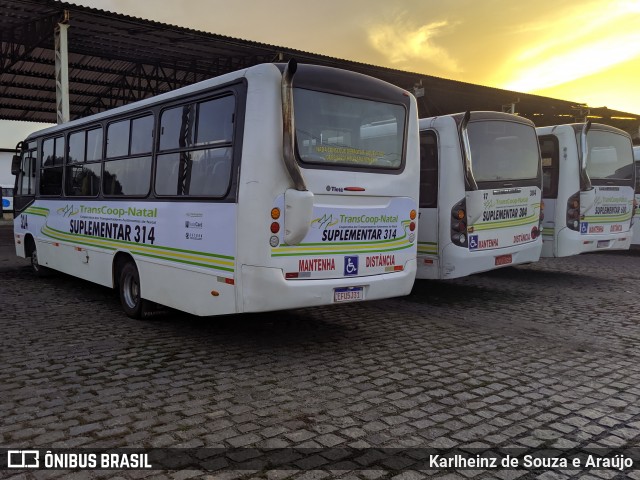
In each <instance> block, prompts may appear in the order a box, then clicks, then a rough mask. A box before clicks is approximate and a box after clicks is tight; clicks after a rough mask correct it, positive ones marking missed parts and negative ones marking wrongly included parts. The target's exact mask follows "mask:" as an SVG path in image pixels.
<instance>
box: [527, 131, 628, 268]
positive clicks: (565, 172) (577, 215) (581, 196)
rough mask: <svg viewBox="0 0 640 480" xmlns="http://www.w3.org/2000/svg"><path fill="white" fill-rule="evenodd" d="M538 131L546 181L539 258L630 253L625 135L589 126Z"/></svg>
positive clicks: (626, 145)
mask: <svg viewBox="0 0 640 480" xmlns="http://www.w3.org/2000/svg"><path fill="white" fill-rule="evenodd" d="M536 131H537V133H538V140H539V142H540V151H541V155H542V170H543V180H544V182H543V199H544V203H545V217H544V222H543V227H544V229H543V247H542V256H543V257H566V256H569V255H577V254H580V253H584V252H591V251H597V250H604V249H609V250H626V249H628V248H629V245H630V243H631V231H630V229H631V218H632V216H633V210H634V186H635V185H634V183H635V171H634V165H633V152H632V148H631V137H630V136H629V134H628V133H626V132H624V131H622V130H619V129H617V128H614V127H610V126H608V125H601V124H595V123H594V124H592V123H591V122H587V123H580V124H571V125H557V126H552V127H540V128H537V129H536ZM583 152H584V153H583Z"/></svg>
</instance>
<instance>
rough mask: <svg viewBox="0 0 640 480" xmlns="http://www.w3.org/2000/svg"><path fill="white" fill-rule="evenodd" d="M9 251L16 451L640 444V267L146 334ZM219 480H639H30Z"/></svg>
mask: <svg viewBox="0 0 640 480" xmlns="http://www.w3.org/2000/svg"><path fill="white" fill-rule="evenodd" d="M11 242H12V236H11V231H10V229H9V228H8V227H7V226H1V227H0V310H1V312H2V313H1V326H2V335H1V336H0V362H1V365H2V367H1V368H0V413H1V414H2V420H1V422H0V445H1V446H4V447H11V448H20V447H21V448H30V447H31V448H33V447H42V448H62V447H70V448H71V447H92V448H98V447H104V448H112V447H125V446H127V447H145V448H147V447H277V448H280V447H343V446H344V447H358V448H366V447H417V448H427V447H429V448H458V447H460V448H462V447H476V448H498V447H502V448H507V447H540V448H554V447H557V448H574V447H579V448H583V447H594V448H597V447H606V448H611V447H628V446H635V447H638V446H640V368H639V367H638V365H639V360H640V313H639V312H638V308H637V305H638V303H637V299H638V296H639V287H638V285H639V281H640V251H630V252H622V253H598V254H590V255H583V256H580V257H573V258H566V259H545V260H542V261H541V262H539V263H537V264H532V265H528V266H522V267H515V268H506V269H503V270H498V271H495V272H491V273H486V274H481V275H475V276H472V277H468V278H465V279H459V280H456V281H447V282H431V281H418V282H417V283H416V285H415V287H414V289H413V292H412V294H411V295H410V296H408V297H405V298H399V299H392V300H385V301H376V302H366V303H358V304H345V305H339V306H331V307H322V308H311V309H303V310H295V311H287V312H277V313H273V314H267V315H238V316H231V317H223V318H208V319H201V318H196V317H191V316H188V315H184V314H180V313H169V314H166V315H162V316H158V317H155V318H154V319H153V320H151V321H132V320H130V319H128V318H127V317H125V315H124V314H123V313H122V311H121V309H120V305H119V301H118V299H117V296H116V295H115V294H114V293H113V292H112V291H111V290H109V289H106V288H103V287H99V286H95V285H93V284H90V283H86V282H83V281H80V280H77V279H74V278H71V277H68V276H65V275H56V276H53V277H50V278H44V279H36V278H34V277H33V276H32V274H31V272H30V270H29V267H28V262H27V261H25V260H23V259H16V258H15V257H14V256H13V247H12V244H11ZM2 473H4V474H5V476H8V475H6V474H8V473H9V472H7V471H5V472H0V475H1V474H2ZM207 475H208V476H210V478H216V479H218V478H220V479H228V478H238V477H246V478H269V479H272V480H279V479H281V478H287V477H289V476H290V477H292V478H302V479H305V480H316V479H317V480H319V479H323V478H336V477H341V478H349V479H352V478H353V479H355V478H362V479H369V480H374V479H376V478H383V477H384V478H397V479H403V480H404V479H407V480H411V479H418V478H446V479H457V478H461V479H464V478H500V479H511V478H543V479H547V478H549V479H551V478H558V479H562V478H590V479H598V478H602V479H608V478H632V479H640V471H638V470H634V471H627V472H626V473H624V474H622V473H619V472H617V471H615V470H604V469H602V470H595V469H594V470H591V471H589V472H580V471H576V470H573V471H572V470H569V469H565V470H562V469H560V470H553V471H551V470H543V471H537V472H536V473H532V472H529V471H526V470H485V471H482V470H478V471H471V470H466V471H465V470H460V471H454V470H453V469H452V470H446V469H442V470H438V469H435V470H434V469H432V470H404V471H400V472H388V471H387V472H385V471H379V470H352V471H349V470H342V471H321V470H308V471H302V470H297V471H296V470H291V471H288V470H287V471H285V470H266V469H264V470H261V471H253V472H252V471H243V472H238V471H228V470H227V471H221V472H218V473H203V472H199V471H190V470H186V471H179V472H161V471H137V472H104V471H103V472H88V471H79V472H75V473H70V472H64V471H38V472H35V473H34V472H29V473H18V474H14V477H12V478H37V479H40V478H78V479H82V478H93V477H116V476H117V477H118V478H142V477H144V478H191V477H194V478H195V477H203V476H207ZM616 475H617V476H616Z"/></svg>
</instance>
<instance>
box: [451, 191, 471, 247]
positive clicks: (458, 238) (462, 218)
mask: <svg viewBox="0 0 640 480" xmlns="http://www.w3.org/2000/svg"><path fill="white" fill-rule="evenodd" d="M451 217H452V219H451V241H452V242H453V243H455V244H456V245H458V246H459V247H466V246H467V235H466V230H467V201H466V200H465V199H462V200H460V201H459V202H458V203H456V204H455V205H454V206H453V208H452V209H451Z"/></svg>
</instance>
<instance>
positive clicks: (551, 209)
mask: <svg viewBox="0 0 640 480" xmlns="http://www.w3.org/2000/svg"><path fill="white" fill-rule="evenodd" d="M557 203H558V201H557V200H556V199H555V198H545V199H544V220H543V221H542V254H541V255H540V256H541V257H554V256H555V252H556V245H555V242H556V231H555V229H556V222H555V218H556V217H555V215H556V204H557ZM561 227H562V224H560V225H558V228H561Z"/></svg>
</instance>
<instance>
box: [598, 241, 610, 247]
mask: <svg viewBox="0 0 640 480" xmlns="http://www.w3.org/2000/svg"><path fill="white" fill-rule="evenodd" d="M608 246H609V240H598V245H597V247H596V248H607V247H608Z"/></svg>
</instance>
